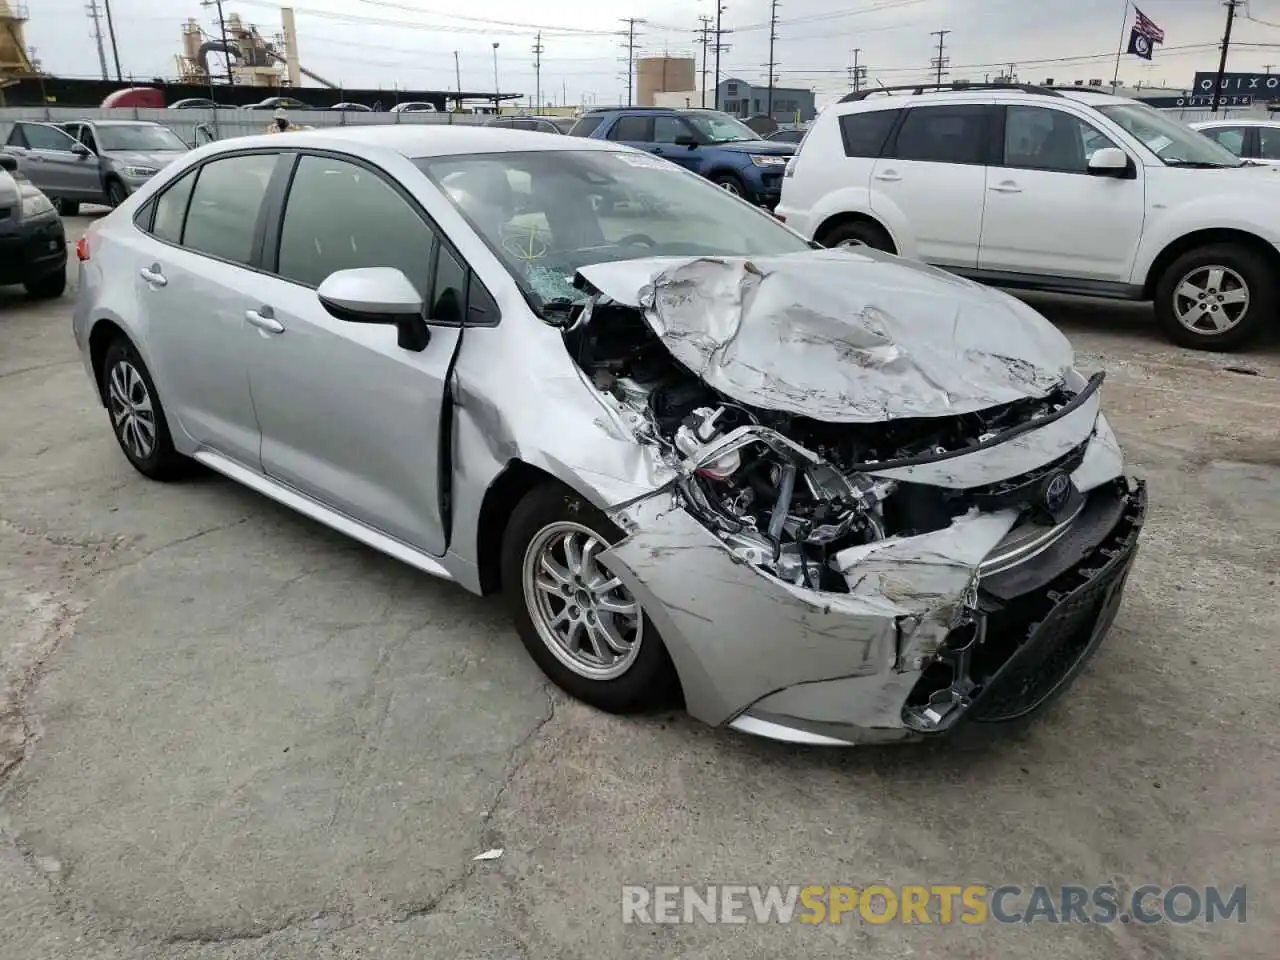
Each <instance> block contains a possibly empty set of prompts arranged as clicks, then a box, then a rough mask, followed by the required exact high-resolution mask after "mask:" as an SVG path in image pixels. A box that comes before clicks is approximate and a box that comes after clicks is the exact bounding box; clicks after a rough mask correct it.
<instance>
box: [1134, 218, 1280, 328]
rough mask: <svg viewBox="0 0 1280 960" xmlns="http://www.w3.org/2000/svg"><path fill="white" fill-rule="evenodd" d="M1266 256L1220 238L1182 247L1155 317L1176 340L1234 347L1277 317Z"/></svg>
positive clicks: (1164, 279) (1159, 289) (1159, 290)
mask: <svg viewBox="0 0 1280 960" xmlns="http://www.w3.org/2000/svg"><path fill="white" fill-rule="evenodd" d="M1277 294H1278V287H1277V281H1276V278H1275V275H1274V272H1273V271H1272V270H1271V267H1270V265H1269V264H1268V263H1267V260H1266V258H1265V257H1263V256H1262V255H1261V254H1260V253H1257V252H1256V251H1254V250H1251V249H1249V248H1248V247H1242V246H1238V245H1236V244H1231V243H1218V244H1211V245H1209V246H1205V247H1200V248H1199V249H1197V250H1191V251H1189V252H1187V253H1184V254H1183V255H1182V256H1180V257H1179V258H1178V259H1177V260H1175V261H1174V262H1173V263H1172V264H1170V265H1169V267H1168V269H1166V270H1165V272H1164V274H1163V275H1162V276H1161V277H1160V281H1159V283H1158V284H1157V286H1156V297H1155V310H1156V320H1157V322H1159V324H1160V326H1161V327H1162V328H1163V329H1164V331H1165V333H1166V334H1167V335H1168V336H1169V338H1170V339H1171V340H1173V342H1174V343H1177V344H1179V345H1181V346H1184V347H1190V348H1191V349H1193V350H1234V349H1237V348H1239V347H1242V346H1244V345H1245V344H1247V343H1249V342H1250V341H1252V340H1253V339H1254V338H1255V337H1257V336H1258V334H1260V333H1261V332H1262V330H1263V328H1264V327H1265V326H1266V325H1267V324H1268V323H1270V322H1272V321H1274V319H1275V317H1276V309H1277V306H1278V305H1280V298H1278V296H1277Z"/></svg>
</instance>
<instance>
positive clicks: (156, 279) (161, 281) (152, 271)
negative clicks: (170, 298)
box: [138, 263, 169, 287]
mask: <svg viewBox="0 0 1280 960" xmlns="http://www.w3.org/2000/svg"><path fill="white" fill-rule="evenodd" d="M138 276H140V277H141V278H142V279H143V280H145V281H147V283H149V284H151V285H152V286H153V287H163V286H164V285H165V284H166V283H168V282H169V281H168V280H166V279H165V277H164V274H163V273H161V272H160V267H159V265H158V264H154V263H153V264H152V265H151V266H149V267H143V268H142V269H141V270H139V271H138Z"/></svg>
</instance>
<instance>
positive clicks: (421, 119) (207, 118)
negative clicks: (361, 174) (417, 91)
mask: <svg viewBox="0 0 1280 960" xmlns="http://www.w3.org/2000/svg"><path fill="white" fill-rule="evenodd" d="M290 117H291V118H292V119H293V120H294V122H295V123H301V124H305V125H307V126H310V127H338V126H346V125H348V124H385V123H410V124H424V123H427V124H432V123H470V124H477V123H483V122H484V121H485V119H486V118H485V117H484V116H480V115H476V114H460V113H334V112H331V111H328V110H298V111H294V112H292V113H290ZM86 119H88V120H154V121H155V122H157V123H163V124H164V125H165V126H167V127H169V128H170V129H171V130H173V132H174V133H176V134H177V135H178V136H180V137H182V139H184V140H186V141H187V142H188V143H192V144H194V143H195V142H196V128H197V127H198V126H199V127H202V128H203V130H204V131H207V132H208V133H210V134H213V136H212V138H211V139H215V140H225V139H227V138H228V137H244V136H251V135H253V134H258V133H264V132H266V129H267V124H268V123H270V122H271V111H270V110H144V109H133V108H131V107H130V108H125V109H121V110H79V109H76V108H75V107H9V108H7V109H0V143H3V141H4V139H6V138H7V137H8V136H9V128H10V127H11V126H12V125H13V122H14V121H15V120H43V121H52V122H55V123H62V122H66V121H68V120H86ZM202 142H203V141H202Z"/></svg>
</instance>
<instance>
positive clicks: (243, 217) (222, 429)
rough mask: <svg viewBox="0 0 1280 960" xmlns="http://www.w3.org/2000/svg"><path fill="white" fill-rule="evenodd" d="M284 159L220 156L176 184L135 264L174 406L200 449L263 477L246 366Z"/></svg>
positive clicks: (155, 356)
mask: <svg viewBox="0 0 1280 960" xmlns="http://www.w3.org/2000/svg"><path fill="white" fill-rule="evenodd" d="M279 160H280V155H279V154H278V153H275V152H270V151H259V152H254V153H245V154H237V155H231V156H220V157H217V158H215V159H213V160H210V161H208V162H206V163H204V164H203V165H202V166H200V167H198V168H197V169H195V170H193V171H192V172H190V173H188V174H186V175H185V176H183V177H181V178H179V179H178V180H175V181H174V182H173V183H172V184H170V185H168V186H167V187H166V188H165V189H164V191H163V192H162V193H160V194H159V195H158V196H157V198H156V199H155V200H154V201H153V203H152V204H148V206H147V208H148V209H154V216H153V217H152V218H151V220H150V222H149V223H147V224H144V228H145V229H146V230H147V231H148V232H149V234H150V236H148V237H146V238H145V242H142V243H140V244H139V246H138V249H137V250H136V251H135V253H134V263H133V264H132V267H133V270H134V278H135V279H134V283H135V286H136V289H137V303H138V308H139V312H140V314H141V315H142V321H143V322H144V323H145V329H146V343H147V345H148V347H149V350H150V352H151V354H152V356H151V357H149V358H148V359H149V360H150V361H151V363H150V365H151V366H152V369H153V371H157V373H156V376H157V380H158V381H160V380H161V378H163V382H158V383H157V385H158V386H159V387H160V389H161V391H162V393H163V394H164V398H165V405H166V406H167V407H169V408H170V411H171V413H172V414H174V415H175V416H176V417H177V418H178V420H179V422H180V425H181V428H182V429H183V430H184V431H185V432H186V434H187V435H188V436H189V437H190V438H191V439H192V440H193V441H194V442H195V443H196V444H197V445H198V446H200V447H203V448H205V449H208V450H213V451H216V452H218V453H221V454H223V455H225V456H228V457H230V458H231V459H233V460H236V461H238V462H240V463H241V464H244V465H245V466H248V467H251V468H252V469H254V470H257V469H259V461H258V453H259V432H258V424H257V420H256V418H255V416H254V410H253V402H252V400H251V398H250V395H249V378H248V361H247V358H248V355H249V353H250V352H251V351H252V349H253V348H254V346H255V340H254V336H255V332H254V331H253V330H252V329H251V328H250V327H249V326H248V324H247V323H246V311H247V310H248V304H249V300H248V298H247V295H246V294H245V292H244V291H245V288H246V286H247V284H248V283H249V282H250V280H251V279H252V278H253V277H254V276H255V273H254V270H253V268H252V267H251V266H250V265H251V264H253V263H255V262H256V259H257V257H258V255H259V251H260V250H261V245H262V242H263V233H264V229H265V228H264V224H265V217H264V203H263V201H264V199H265V197H266V195H267V188H268V186H269V184H270V182H271V177H272V175H273V173H274V172H275V170H276V165H277V163H278V162H279Z"/></svg>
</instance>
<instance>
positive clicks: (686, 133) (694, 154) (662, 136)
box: [652, 114, 702, 172]
mask: <svg viewBox="0 0 1280 960" xmlns="http://www.w3.org/2000/svg"><path fill="white" fill-rule="evenodd" d="M679 137H692V138H694V139H695V140H696V139H697V134H696V133H695V132H694V129H693V127H691V126H689V124H688V122H687V121H686V120H685V119H684V118H683V117H678V116H673V115H671V114H665V115H662V116H657V117H654V118H653V145H652V150H653V152H654V153H656V154H657V155H658V156H660V157H663V158H665V159H667V160H670V161H671V162H672V163H678V164H679V165H680V166H682V167H686V168H687V169H689V170H693V171H695V172H696V171H697V170H698V169H699V164H700V163H701V161H702V148H701V147H691V146H689V145H688V144H687V143H676V139H677V138H679Z"/></svg>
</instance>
